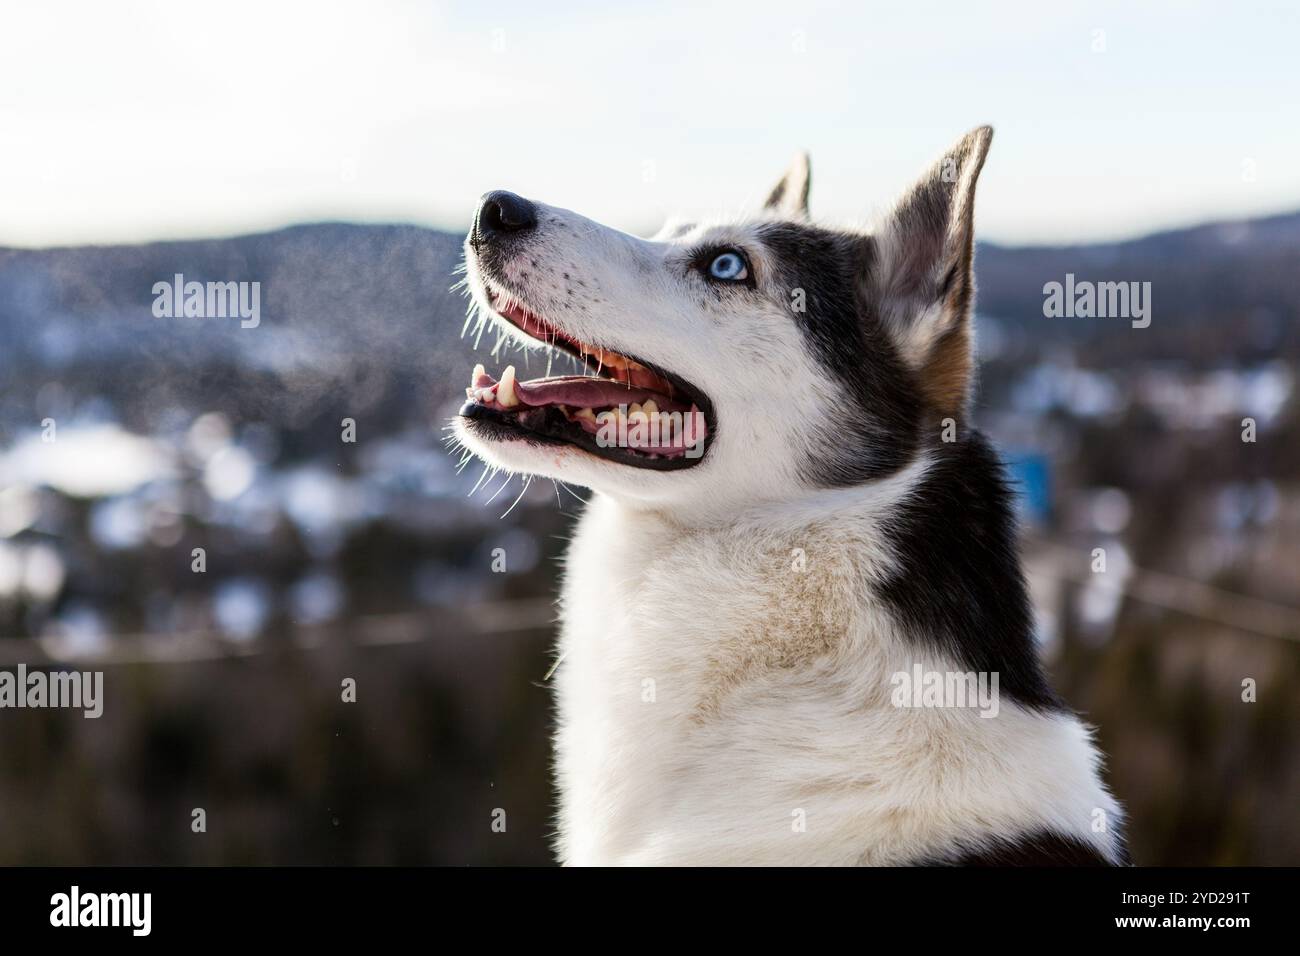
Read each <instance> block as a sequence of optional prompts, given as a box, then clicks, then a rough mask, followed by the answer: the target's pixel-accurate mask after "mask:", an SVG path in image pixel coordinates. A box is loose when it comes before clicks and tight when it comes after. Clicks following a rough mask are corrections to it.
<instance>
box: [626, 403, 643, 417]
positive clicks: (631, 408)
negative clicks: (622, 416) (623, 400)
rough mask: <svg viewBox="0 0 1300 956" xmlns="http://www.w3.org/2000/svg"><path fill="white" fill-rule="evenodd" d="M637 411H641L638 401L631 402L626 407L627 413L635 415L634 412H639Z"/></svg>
mask: <svg viewBox="0 0 1300 956" xmlns="http://www.w3.org/2000/svg"><path fill="white" fill-rule="evenodd" d="M639 411H641V403H640V402H633V403H632V404H631V405H629V406H628V408H627V413H628V414H629V415H635V414H636V413H637V412H639Z"/></svg>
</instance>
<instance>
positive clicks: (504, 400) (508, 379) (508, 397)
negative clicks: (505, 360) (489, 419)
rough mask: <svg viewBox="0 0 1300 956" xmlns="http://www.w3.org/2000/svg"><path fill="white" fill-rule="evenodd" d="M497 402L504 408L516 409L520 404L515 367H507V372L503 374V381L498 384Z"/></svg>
mask: <svg viewBox="0 0 1300 956" xmlns="http://www.w3.org/2000/svg"><path fill="white" fill-rule="evenodd" d="M497 401H499V402H500V403H501V407H502V408H514V407H515V406H516V405H518V404H519V396H518V395H516V394H515V367H514V366H513V365H507V366H506V370H505V371H504V372H502V373H501V381H500V382H498V383H497Z"/></svg>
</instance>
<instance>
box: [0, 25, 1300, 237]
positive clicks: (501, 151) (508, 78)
mask: <svg viewBox="0 0 1300 956" xmlns="http://www.w3.org/2000/svg"><path fill="white" fill-rule="evenodd" d="M1298 46H1300V5H1295V4H1290V5H1288V4H1285V3H1249V2H1244V3H1219V4H1211V3H1197V2H1177V3H1174V2H1170V3H1162V2H1144V3H1133V2H1121V3H1098V2H1094V3H1086V4H1083V3H1056V2H1053V3H1042V2H1034V3H1018V2H1006V3H979V2H952V3H926V2H907V3H895V2H890V3H879V4H872V3H854V4H842V5H839V4H832V3H821V2H816V0H807V2H804V0H799V2H790V0H786V2H779V3H771V2H766V0H753V2H747V3H735V2H731V3H718V4H669V3H657V4H650V3H638V2H632V0H627V2H624V0H619V2H591V3H570V4H540V3H524V2H515V0H499V2H492V3H484V2H481V0H479V2H472V3H428V2H414V0H410V2H381V0H366V2H361V0H358V2H352V0H318V2H311V3H294V2H273V0H257V2H244V0H224V2H206V0H194V2H183V3H182V2H172V3H163V2H157V3H154V2H144V0H114V2H104V0H42V2H30V3H22V2H18V0H0V157H3V159H2V160H0V162H3V172H4V174H3V175H0V244H2V245H16V246H47V245H69V244H81V243H115V242H142V241H148V240H154V239H173V238H191V237H206V236H221V235H232V234H238V233H245V232H253V231H262V230H266V229H272V228H277V227H279V226H283V225H287V224H291V223H295V222H304V221H318V220H351V221H361V222H413V223H419V224H422V225H431V226H438V227H444V228H449V229H453V230H456V231H462V230H464V229H465V228H466V226H467V224H468V222H469V219H470V217H471V215H472V212H473V209H474V207H475V204H476V199H477V197H478V196H479V195H481V194H482V193H484V192H486V191H488V190H490V189H494V188H506V189H512V190H514V191H516V192H518V193H521V194H523V195H525V196H529V197H532V198H535V199H540V200H542V201H544V202H548V203H551V204H553V205H559V206H564V207H567V208H570V209H576V210H578V211H580V212H582V213H583V214H584V215H587V216H590V217H591V218H594V219H598V220H600V221H602V222H606V223H609V224H611V225H615V226H618V227H621V228H624V229H629V230H631V231H634V232H638V233H648V232H650V231H653V230H654V229H655V228H657V227H658V225H659V224H660V223H661V222H662V221H663V219H664V218H666V217H667V216H669V215H672V214H681V215H685V216H690V217H696V216H711V215H734V214H737V213H743V212H744V211H746V210H747V209H750V208H753V207H754V206H755V205H756V204H757V203H759V202H760V201H761V199H762V197H763V196H764V195H765V194H766V192H767V190H768V188H769V187H770V186H771V185H772V184H773V183H774V182H775V181H776V180H777V178H779V176H780V174H781V172H782V170H783V169H784V167H785V166H786V165H787V164H788V162H789V160H790V158H791V156H792V155H793V154H794V153H795V152H796V150H799V149H807V150H809V151H810V152H811V155H812V163H813V197H812V205H813V213H814V215H816V216H819V217H823V218H826V219H829V220H834V221H837V222H838V221H855V220H865V219H866V218H868V217H869V216H870V215H871V214H873V213H875V212H878V211H880V210H881V209H882V208H886V207H887V206H888V204H889V203H890V201H891V199H892V198H893V197H894V196H895V195H896V194H897V193H898V192H899V191H900V190H902V189H903V188H905V187H906V185H907V184H908V183H909V182H910V181H911V180H912V178H914V177H915V176H916V175H918V174H919V172H920V171H921V170H922V169H923V168H924V167H925V166H926V165H927V164H928V163H929V162H930V161H931V160H933V159H934V158H935V157H937V156H939V155H941V154H942V153H943V151H944V149H945V148H946V147H947V146H948V145H949V144H950V143H951V142H953V141H954V140H956V139H957V138H958V137H959V136H960V135H961V134H962V133H963V132H965V131H966V130H968V129H970V128H972V127H974V126H977V125H980V124H983V123H990V124H992V125H993V126H994V127H995V129H996V135H995V138H994V143H993V148H992V151H991V153H990V157H989V160H988V163H987V165H986V167H985V171H984V174H983V177H982V179H981V182H980V187H979V198H978V201H977V231H978V233H979V234H980V236H981V237H982V238H984V239H990V240H994V241H999V242H1004V243H1017V244H1019V243H1063V242H1084V241H1097V240H1105V239H1113V238H1121V237H1128V236H1134V235H1139V234H1143V233H1146V232H1150V231H1154V230H1157V229H1161V228H1169V227H1177V226H1181V225H1190V224H1194V223H1198V222H1202V221H1208V220H1214V219H1222V218H1239V217H1244V216H1251V215H1261V214H1268V213H1273V212H1283V211H1291V210H1294V209H1300V162H1298V161H1297V156H1298V154H1300V149H1298V147H1300V68H1297V66H1296V63H1297V60H1296V52H1295V51H1296V49H1297V47H1298Z"/></svg>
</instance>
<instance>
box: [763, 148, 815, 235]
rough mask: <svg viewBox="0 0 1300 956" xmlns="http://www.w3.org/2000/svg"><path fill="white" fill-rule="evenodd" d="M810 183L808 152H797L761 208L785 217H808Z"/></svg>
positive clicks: (810, 173) (810, 165)
mask: <svg viewBox="0 0 1300 956" xmlns="http://www.w3.org/2000/svg"><path fill="white" fill-rule="evenodd" d="M811 185H812V164H811V163H810V162H809V159H808V154H807V153H805V152H800V153H798V154H797V155H796V156H795V158H794V161H793V162H791V163H790V168H789V169H787V170H786V171H785V175H784V176H782V177H781V181H780V182H779V183H777V184H776V185H775V186H773V187H772V191H771V192H770V193H768V196H767V202H765V203H764V204H763V208H764V209H767V210H769V211H771V212H775V213H777V214H778V215H781V216H785V217H786V218H787V219H807V218H808V187H809V186H811Z"/></svg>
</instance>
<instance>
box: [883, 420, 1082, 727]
mask: <svg viewBox="0 0 1300 956" xmlns="http://www.w3.org/2000/svg"><path fill="white" fill-rule="evenodd" d="M933 454H934V462H933V464H932V465H931V466H930V468H929V470H928V471H927V472H926V474H925V477H924V478H923V479H922V481H921V483H920V485H919V486H918V487H917V488H916V490H915V492H914V493H913V494H911V495H909V496H908V497H907V499H906V500H905V501H903V502H902V503H901V504H900V505H899V506H898V507H897V508H895V509H894V510H893V511H892V512H891V513H890V514H889V515H888V517H887V518H886V519H885V521H884V526H883V527H884V532H885V535H886V537H887V538H888V539H889V543H890V545H891V546H892V551H893V552H894V554H895V556H896V560H897V563H898V566H897V570H896V571H895V572H894V574H893V575H892V576H891V577H890V578H889V579H888V580H886V581H885V582H884V583H883V584H882V585H879V586H878V587H877V589H876V592H877V594H878V596H879V597H880V598H881V599H882V600H883V601H884V602H885V604H886V606H887V607H888V608H889V609H890V611H891V612H892V613H893V615H894V616H895V618H896V619H897V620H898V621H899V622H900V623H901V624H902V626H903V627H904V629H905V630H906V632H907V633H908V635H909V636H910V637H911V639H912V640H914V641H916V642H918V643H920V644H922V645H924V646H927V647H929V648H931V649H933V650H934V651H938V652H941V653H943V654H945V655H947V656H948V657H950V658H952V659H953V660H954V661H956V662H957V663H958V664H959V665H960V666H961V667H962V668H963V669H966V670H972V671H975V672H977V673H978V672H984V673H994V672H996V673H997V674H998V691H999V693H1000V694H1005V695H1006V696H1007V697H1009V698H1011V699H1012V700H1015V701H1017V702H1018V703H1020V704H1023V705H1024V706H1026V707H1030V708H1033V709H1036V710H1062V709H1063V705H1062V703H1061V701H1060V700H1059V699H1058V698H1057V696H1056V694H1055V692H1054V691H1053V690H1052V688H1051V686H1050V685H1049V684H1048V683H1047V678H1046V677H1045V676H1044V674H1043V669H1042V665H1041V664H1040V663H1039V660H1038V653H1037V649H1036V647H1035V645H1034V634H1033V617H1032V613H1031V611H1030V604H1029V596H1028V594H1027V592H1026V590H1025V582H1024V576H1023V575H1022V573H1021V570H1020V559H1019V556H1018V554H1017V551H1016V534H1015V520H1014V518H1013V515H1012V510H1011V501H1012V492H1011V489H1010V488H1009V487H1008V485H1007V482H1006V478H1005V476H1004V473H1003V470H1002V465H1001V463H1000V462H999V461H998V459H997V455H996V454H995V452H994V451H993V448H992V446H990V445H989V443H988V441H987V440H986V439H985V438H984V436H983V435H981V434H980V433H979V432H977V431H970V432H967V433H966V434H965V435H963V436H961V437H960V438H959V439H958V440H957V441H955V442H952V443H943V442H938V443H936V444H935V445H934V446H933Z"/></svg>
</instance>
